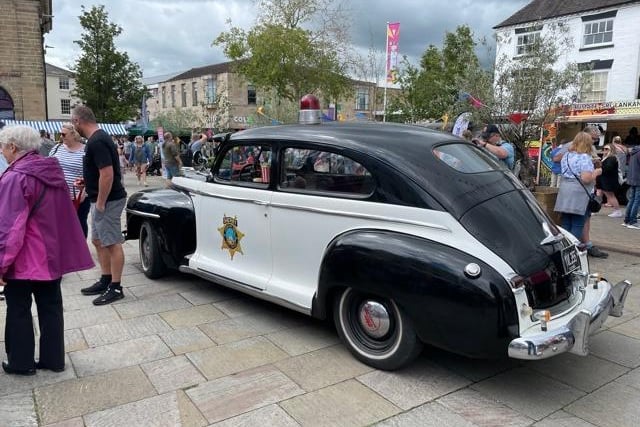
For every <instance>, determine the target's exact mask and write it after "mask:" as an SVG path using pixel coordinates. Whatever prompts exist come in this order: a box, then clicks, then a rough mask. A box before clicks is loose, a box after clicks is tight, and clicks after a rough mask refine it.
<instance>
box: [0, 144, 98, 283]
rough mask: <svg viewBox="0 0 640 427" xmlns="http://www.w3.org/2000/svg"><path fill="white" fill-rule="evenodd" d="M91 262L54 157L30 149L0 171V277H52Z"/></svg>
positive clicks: (81, 267) (49, 278) (89, 266)
mask: <svg viewBox="0 0 640 427" xmlns="http://www.w3.org/2000/svg"><path fill="white" fill-rule="evenodd" d="M43 190H44V191H43ZM41 196H42V197H41ZM38 200H40V201H39V202H38ZM93 266H94V263H93V260H92V258H91V254H90V253H89V248H88V246H87V242H86V240H85V238H84V235H83V234H82V229H81V227H80V222H79V221H78V215H77V213H76V210H75V208H74V207H73V203H72V202H71V199H70V198H69V189H68V187H67V184H66V182H65V180H64V174H63V173H62V169H61V168H60V165H59V164H58V161H57V160H56V159H55V158H48V157H42V156H40V155H39V154H38V153H37V152H35V151H34V152H30V153H27V154H25V155H24V156H22V157H20V158H19V159H17V160H16V161H14V162H13V163H12V164H11V165H10V166H9V168H7V170H6V171H5V172H4V173H3V174H2V175H0V277H3V278H4V279H5V280H6V279H22V280H54V279H58V278H59V277H62V275H63V274H65V273H70V272H72V271H80V270H86V269H89V268H91V267H93Z"/></svg>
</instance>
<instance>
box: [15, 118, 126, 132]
mask: <svg viewBox="0 0 640 427" xmlns="http://www.w3.org/2000/svg"><path fill="white" fill-rule="evenodd" d="M63 123H65V122H39V121H32V120H4V124H5V125H7V126H17V125H23V126H30V127H32V128H34V129H35V130H37V131H40V130H42V129H44V130H46V131H47V132H49V133H50V134H52V135H53V134H54V133H60V129H61V128H62V124H63ZM98 127H99V128H100V129H102V130H104V131H105V132H107V133H108V134H109V135H126V134H127V130H126V129H125V127H124V125H122V124H120V123H98Z"/></svg>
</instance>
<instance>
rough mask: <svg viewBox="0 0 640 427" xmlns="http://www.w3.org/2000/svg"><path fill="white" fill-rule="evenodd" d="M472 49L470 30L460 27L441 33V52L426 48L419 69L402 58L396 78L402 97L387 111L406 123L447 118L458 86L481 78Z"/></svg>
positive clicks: (433, 48)
mask: <svg viewBox="0 0 640 427" xmlns="http://www.w3.org/2000/svg"><path fill="white" fill-rule="evenodd" d="M476 45H477V42H476V41H475V40H474V38H473V32H472V31H471V29H470V28H469V27H468V26H467V25H462V26H459V27H457V28H456V30H455V32H447V33H445V37H444V41H443V46H442V48H438V47H437V46H434V45H429V46H428V47H427V49H426V50H425V52H424V53H423V54H422V57H421V59H420V64H419V66H414V65H412V64H411V63H410V62H409V61H408V59H407V58H406V57H405V58H404V59H403V60H402V62H401V67H400V68H401V71H400V74H399V78H398V83H399V84H400V89H401V93H402V94H401V95H400V96H399V97H398V98H396V99H395V100H394V102H392V103H390V104H389V108H388V111H390V112H395V111H401V112H402V113H403V114H402V120H403V121H410V122H416V121H422V120H426V119H434V118H440V117H442V116H443V115H444V114H451V113H452V112H453V111H452V110H453V106H454V104H455V102H456V100H457V98H458V93H459V89H460V87H459V86H460V85H459V82H460V81H461V80H470V79H469V78H468V77H469V76H471V75H476V76H477V75H480V74H481V68H480V63H479V61H478V57H477V55H476V53H475V47H476ZM388 117H393V115H391V116H388Z"/></svg>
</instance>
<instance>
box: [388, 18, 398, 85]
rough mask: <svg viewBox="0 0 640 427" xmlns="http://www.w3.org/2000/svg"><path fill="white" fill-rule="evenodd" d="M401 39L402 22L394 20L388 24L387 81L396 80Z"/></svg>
mask: <svg viewBox="0 0 640 427" xmlns="http://www.w3.org/2000/svg"><path fill="white" fill-rule="evenodd" d="M399 40H400V23H399V22H393V23H388V24H387V82H388V83H393V82H394V81H395V80H396V78H395V77H396V76H395V73H396V69H397V68H398V41H399Z"/></svg>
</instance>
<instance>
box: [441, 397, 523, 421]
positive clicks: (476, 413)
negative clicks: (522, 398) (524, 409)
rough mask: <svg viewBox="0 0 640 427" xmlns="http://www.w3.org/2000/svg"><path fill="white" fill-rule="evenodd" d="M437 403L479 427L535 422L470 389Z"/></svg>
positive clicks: (443, 398) (442, 398)
mask: <svg viewBox="0 0 640 427" xmlns="http://www.w3.org/2000/svg"><path fill="white" fill-rule="evenodd" d="M437 402H438V403H439V404H441V405H442V406H444V407H445V408H447V409H448V410H449V411H451V412H453V413H455V414H458V415H460V416H461V417H462V418H464V419H465V420H466V421H468V422H470V423H472V424H473V425H474V426H478V427H493V426H501V427H524V426H528V425H531V423H532V422H533V420H532V419H531V418H528V417H525V416H523V415H520V414H519V413H517V412H516V411H514V410H512V409H510V408H508V407H507V406H505V405H501V404H500V403H498V402H496V401H494V400H491V399H487V398H486V397H484V396H482V395H481V394H480V393H479V392H477V391H475V390H471V389H468V388H467V389H464V390H459V391H456V392H455V393H451V394H449V395H447V396H443V397H441V398H440V399H438V400H437Z"/></svg>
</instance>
